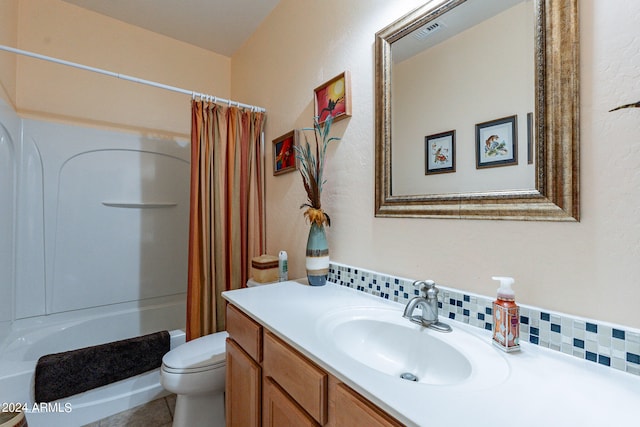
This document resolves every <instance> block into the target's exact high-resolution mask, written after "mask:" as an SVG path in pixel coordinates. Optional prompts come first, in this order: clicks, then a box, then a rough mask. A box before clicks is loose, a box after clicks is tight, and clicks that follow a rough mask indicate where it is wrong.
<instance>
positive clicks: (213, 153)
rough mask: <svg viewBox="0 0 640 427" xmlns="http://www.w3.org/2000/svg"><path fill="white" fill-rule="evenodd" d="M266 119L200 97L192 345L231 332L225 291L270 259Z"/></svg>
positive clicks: (194, 107)
mask: <svg viewBox="0 0 640 427" xmlns="http://www.w3.org/2000/svg"><path fill="white" fill-rule="evenodd" d="M264 122H265V114H264V113H259V112H253V111H249V110H244V109H241V108H237V107H232V106H229V107H228V106H224V105H217V104H215V103H211V102H204V101H197V100H193V101H192V104H191V209H190V219H189V277H188V287H187V340H191V339H194V338H198V337H200V336H203V335H207V334H211V333H214V332H217V331H221V330H224V328H225V323H224V301H223V299H222V297H221V296H220V293H221V292H223V291H225V290H230V289H238V288H240V287H242V286H243V284H244V283H246V282H247V279H248V277H249V269H250V267H251V263H250V260H251V258H253V257H254V256H258V255H260V254H262V252H263V250H264V248H263V247H262V245H263V243H262V242H263V238H262V237H263V233H264V224H263V209H264V204H263V192H262V188H263V187H262V167H263V165H262V160H261V155H260V153H261V148H260V145H261V144H260V141H261V134H262V130H263V128H264Z"/></svg>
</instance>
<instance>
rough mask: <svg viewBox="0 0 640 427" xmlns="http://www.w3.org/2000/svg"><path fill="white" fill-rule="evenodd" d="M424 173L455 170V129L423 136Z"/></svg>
mask: <svg viewBox="0 0 640 427" xmlns="http://www.w3.org/2000/svg"><path fill="white" fill-rule="evenodd" d="M424 164H425V170H424V174H425V175H431V174H436V173H448V172H455V171H456V131H455V130H450V131H448V132H442V133H436V134H434V135H429V136H425V137H424Z"/></svg>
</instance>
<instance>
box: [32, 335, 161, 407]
mask: <svg viewBox="0 0 640 427" xmlns="http://www.w3.org/2000/svg"><path fill="white" fill-rule="evenodd" d="M169 349H170V337H169V332H167V331H162V332H155V333H153V334H149V335H143V336H141V337H135V338H130V339H126V340H122V341H114V342H111V343H107V344H100V345H96V346H93V347H86V348H81V349H78V350H71V351H65V352H64V353H55V354H48V355H46V356H42V357H41V358H40V359H38V363H37V365H36V373H35V387H34V393H35V401H36V402H51V401H53V400H58V399H61V398H63V397H68V396H72V395H74V394H78V393H82V392H83V391H87V390H91V389H93V388H96V387H100V386H103V385H107V384H111V383H114V382H116V381H120V380H123V379H125V378H129V377H132V376H134V375H138V374H141V373H143V372H146V371H149V370H151V369H155V368H158V367H160V365H161V364H162V356H164V354H165V353H166V352H168V351H169Z"/></svg>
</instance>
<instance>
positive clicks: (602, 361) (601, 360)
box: [598, 354, 611, 366]
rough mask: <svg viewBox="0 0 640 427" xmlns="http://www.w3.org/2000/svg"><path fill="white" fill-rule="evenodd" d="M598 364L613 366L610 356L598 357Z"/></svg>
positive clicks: (600, 355)
mask: <svg viewBox="0 0 640 427" xmlns="http://www.w3.org/2000/svg"><path fill="white" fill-rule="evenodd" d="M598 363H599V364H601V365H604V366H611V359H610V358H609V357H608V356H603V355H602V354H599V355H598Z"/></svg>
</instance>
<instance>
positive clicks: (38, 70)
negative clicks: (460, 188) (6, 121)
mask: <svg viewBox="0 0 640 427" xmlns="http://www.w3.org/2000/svg"><path fill="white" fill-rule="evenodd" d="M19 12H20V13H19V19H20V21H19V26H18V27H19V28H18V34H19V46H18V47H19V48H20V49H24V50H28V51H33V52H37V53H41V54H43V55H48V56H53V57H56V58H60V59H64V60H67V61H72V62H78V63H81V64H84V65H89V66H92V67H97V68H102V69H106V70H109V71H113V72H117V73H122V74H127V75H130V76H134V77H139V78H142V79H146V80H153V81H156V82H159V83H163V84H167V85H171V86H177V87H181V88H184V89H188V90H193V91H196V92H204V93H210V94H212V95H217V96H220V97H225V98H226V97H228V96H229V91H230V61H231V60H230V58H228V57H225V56H222V55H218V54H215V53H213V52H210V51H207V50H204V49H201V48H197V47H195V46H192V45H189V44H186V43H182V42H178V41H176V40H174V39H171V38H168V37H165V36H162V35H159V34H156V33H153V32H150V31H147V30H144V29H141V28H138V27H134V26H132V25H129V24H125V23H124V22H121V21H118V20H115V19H112V18H108V17H105V16H102V15H99V14H97V13H93V12H90V11H87V10H85V9H82V8H80V7H77V6H74V5H71V4H69V3H66V2H62V1H59V0H21V1H20V10H19ZM17 85H18V86H17V94H18V96H17V110H18V113H19V114H21V115H23V116H31V117H45V118H47V117H49V118H54V119H60V120H73V121H77V120H80V121H87V122H91V123H95V124H105V125H107V126H112V125H114V124H115V125H117V126H122V127H131V128H135V129H149V130H153V132H156V131H164V132H174V133H179V134H183V135H184V134H189V132H190V126H191V113H190V108H189V96H188V95H184V94H179V93H173V92H168V91H165V90H162V89H157V88H152V87H147V86H143V85H140V84H137V83H131V82H128V81H124V80H118V79H116V78H113V77H107V76H102V75H98V74H94V73H91V72H88V71H84V70H78V69H74V68H69V67H66V66H62V65H57V64H52V63H48V62H44V61H41V60H36V59H31V58H26V57H20V58H18V82H17Z"/></svg>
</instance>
